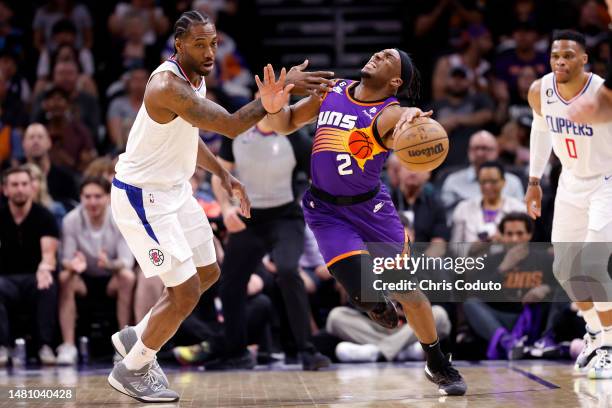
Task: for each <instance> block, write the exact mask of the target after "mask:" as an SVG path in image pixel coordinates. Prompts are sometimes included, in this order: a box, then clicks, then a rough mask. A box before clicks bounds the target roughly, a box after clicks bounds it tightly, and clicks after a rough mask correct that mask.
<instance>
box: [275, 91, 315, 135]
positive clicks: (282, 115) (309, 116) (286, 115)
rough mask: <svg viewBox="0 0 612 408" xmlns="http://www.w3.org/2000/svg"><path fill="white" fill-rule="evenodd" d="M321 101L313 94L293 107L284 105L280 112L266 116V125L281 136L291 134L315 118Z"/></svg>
mask: <svg viewBox="0 0 612 408" xmlns="http://www.w3.org/2000/svg"><path fill="white" fill-rule="evenodd" d="M322 101H323V99H322V98H321V97H320V96H319V95H318V94H313V95H310V96H309V97H307V98H303V99H300V100H299V101H298V102H297V103H295V104H293V105H285V106H284V107H283V109H282V110H281V111H280V112H278V113H276V114H269V115H268V116H266V118H265V121H266V125H267V126H269V127H270V128H271V129H273V130H274V131H275V132H276V133H280V134H282V135H287V134H289V133H293V132H295V131H296V130H298V129H300V128H301V127H303V126H306V125H307V124H309V123H312V122H313V121H314V120H315V119H316V118H317V116H318V115H319V109H321V102H322Z"/></svg>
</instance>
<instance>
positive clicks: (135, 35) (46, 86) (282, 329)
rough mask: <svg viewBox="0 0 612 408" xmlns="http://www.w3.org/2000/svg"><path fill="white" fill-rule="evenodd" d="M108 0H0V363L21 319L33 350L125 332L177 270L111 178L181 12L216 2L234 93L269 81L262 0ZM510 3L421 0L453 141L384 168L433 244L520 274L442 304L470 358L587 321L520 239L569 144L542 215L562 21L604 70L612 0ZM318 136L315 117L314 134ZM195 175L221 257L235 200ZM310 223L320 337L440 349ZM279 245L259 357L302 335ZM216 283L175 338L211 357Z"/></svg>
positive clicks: (262, 314) (220, 69)
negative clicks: (536, 149) (140, 228)
mask: <svg viewBox="0 0 612 408" xmlns="http://www.w3.org/2000/svg"><path fill="white" fill-rule="evenodd" d="M104 3H108V4H105V5H104V6H100V5H99V4H98V5H95V2H79V1H73V0H49V1H46V2H38V5H37V7H35V8H32V9H30V10H27V9H25V8H24V6H23V5H14V4H13V3H12V2H8V1H5V0H0V164H1V166H2V169H3V171H4V173H3V178H2V200H1V203H0V240H1V246H0V322H1V323H0V365H6V364H7V363H8V362H9V361H10V351H11V348H12V346H13V344H14V340H15V338H16V337H19V336H25V337H27V338H28V339H31V341H29V342H28V344H30V346H31V350H32V351H33V352H32V353H31V354H32V355H33V356H38V358H39V360H40V361H41V362H42V363H45V364H52V363H59V364H74V363H76V362H77V360H78V351H77V337H78V336H77V335H83V336H88V337H89V338H91V339H95V338H96V337H95V336H96V333H98V334H100V333H106V332H109V330H110V329H108V327H107V326H105V324H107V325H110V327H115V328H116V327H122V326H124V325H126V324H131V323H133V322H135V321H136V322H137V321H139V320H140V319H141V318H142V317H143V316H144V314H146V312H147V311H148V309H149V308H150V307H151V306H152V304H153V303H154V302H155V301H156V299H157V298H158V296H159V295H160V293H161V291H162V288H163V286H162V284H161V282H159V281H156V278H154V279H145V278H144V276H143V275H142V273H141V272H140V271H139V268H138V266H137V265H136V264H135V263H134V259H133V256H132V255H131V253H130V251H129V249H128V248H127V246H126V244H125V242H124V241H123V238H122V237H121V235H120V234H119V232H118V230H117V228H116V226H115V225H114V223H113V221H112V217H111V216H110V210H109V208H108V204H109V199H110V198H109V192H110V184H109V183H110V181H112V178H113V175H114V163H115V161H116V157H117V155H118V154H120V153H121V152H122V151H123V150H124V149H125V145H126V142H127V137H128V134H129V130H130V127H131V125H132V123H133V121H134V119H135V117H136V114H137V112H138V109H139V108H140V106H141V104H142V102H143V96H144V91H145V86H146V83H147V80H148V77H149V75H150V72H152V70H153V69H155V68H156V66H157V65H158V64H159V63H160V62H161V61H163V60H165V59H166V58H168V57H169V56H171V55H172V54H173V51H174V50H173V44H174V39H173V36H172V23H173V21H175V20H176V17H177V16H178V15H179V14H180V13H181V12H182V11H185V10H188V9H191V8H194V9H198V10H200V11H202V12H204V13H206V14H208V15H209V16H210V17H211V18H212V19H213V20H214V21H218V24H217V33H218V35H219V49H218V51H217V57H216V68H215V71H214V72H213V74H212V75H211V76H209V77H207V78H206V85H207V89H208V92H207V97H208V98H210V99H212V100H214V101H216V102H218V103H220V104H221V105H223V106H224V107H226V108H227V109H228V110H230V111H233V110H235V109H237V108H238V107H240V106H242V105H243V104H245V103H246V102H248V101H249V100H251V99H252V97H253V95H252V90H253V87H254V81H253V74H252V73H251V71H253V72H258V71H259V70H260V65H261V64H260V62H261V61H259V60H254V59H253V58H251V59H252V60H247V59H246V58H245V57H244V55H247V54H248V55H251V54H249V53H248V52H247V54H242V53H241V51H243V50H242V49H241V43H240V42H238V41H237V40H235V39H234V37H235V38H242V36H243V34H241V33H240V32H239V30H237V27H238V28H239V27H240V22H241V21H243V19H244V18H245V17H244V14H241V11H240V9H241V7H242V2H238V1H235V0H194V1H193V2H192V1H189V0H182V1H174V2H156V1H154V0H132V1H128V2H118V3H116V4H114V3H115V2H104ZM332 3H333V2H332ZM504 3H505V4H504V5H503V6H499V7H498V5H497V2H493V1H482V0H481V1H476V0H473V1H472V0H437V1H430V0H418V1H411V2H410V7H408V8H407V9H406V15H407V17H406V20H405V31H406V35H405V45H404V47H403V48H404V49H405V50H406V51H408V52H410V53H411V54H412V55H413V57H414V60H415V62H416V64H417V66H418V67H419V68H420V70H421V72H422V76H423V86H422V96H421V99H420V100H419V101H418V102H417V103H418V106H420V107H421V108H423V109H424V110H425V109H433V111H434V116H433V117H434V118H435V119H436V120H437V121H439V122H440V123H441V124H442V125H443V126H444V128H445V129H446V131H447V132H448V135H449V137H450V145H451V148H450V152H449V155H448V158H447V160H446V161H445V163H444V164H443V165H442V166H441V167H440V168H438V169H436V171H435V172H434V173H433V174H430V173H416V172H413V171H409V170H408V169H406V168H404V167H403V166H401V165H400V163H399V162H398V161H397V159H396V158H394V157H393V156H392V157H391V158H390V159H389V161H388V162H387V165H386V170H385V174H384V175H383V176H384V177H383V180H384V182H385V183H387V184H388V186H389V188H390V190H391V191H392V194H393V198H394V203H395V205H396V207H397V210H398V212H399V214H400V217H401V219H402V221H403V223H404V225H405V227H406V229H407V231H408V234H409V236H410V238H411V240H412V241H414V242H421V243H431V245H429V247H427V248H426V249H425V251H426V253H427V254H428V255H430V256H442V255H444V254H445V253H447V252H448V251H452V250H453V249H452V248H453V244H457V243H470V244H474V245H469V246H465V245H461V246H462V247H463V248H464V250H465V251H467V252H468V253H470V254H482V253H490V255H491V257H493V259H494V260H495V262H496V264H495V268H496V271H497V272H498V274H499V275H500V276H503V279H502V278H500V279H501V282H503V283H504V285H506V286H507V287H505V288H504V289H505V291H506V289H507V291H506V292H508V300H509V302H495V303H491V302H485V301H482V300H479V299H470V300H469V301H467V302H465V303H452V302H443V303H441V304H438V305H436V306H435V307H434V317H435V319H436V325H437V327H438V332H439V333H440V336H441V337H442V338H443V340H444V341H445V342H447V343H448V344H449V347H450V348H451V349H452V350H455V354H456V355H458V358H470V359H476V358H523V357H526V356H530V357H534V358H536V357H542V356H546V357H551V356H563V355H566V354H567V350H565V349H564V348H563V347H562V346H561V345H562V344H564V342H566V341H571V340H572V339H574V338H579V337H582V334H583V331H584V329H583V328H581V327H580V324H579V323H576V324H568V322H575V321H579V320H577V319H578V318H577V317H576V312H575V309H573V308H572V305H571V304H569V302H568V303H563V302H556V303H552V304H544V303H541V302H542V301H544V300H550V299H551V297H553V296H555V293H551V292H555V291H554V289H552V288H553V285H552V281H551V280H552V279H553V278H552V272H551V270H550V265H551V263H552V262H551V260H550V259H549V257H550V256H551V255H550V254H548V253H547V252H546V250H545V249H543V252H542V253H533V252H534V251H533V249H529V248H528V247H527V246H525V245H520V244H521V243H526V242H529V241H535V242H549V241H550V232H551V225H552V211H553V202H554V196H555V191H556V184H557V180H558V176H559V172H560V165H559V163H558V161H557V160H556V159H555V158H552V159H551V161H550V163H549V166H548V167H547V170H546V174H545V177H544V179H543V188H544V192H545V194H544V201H543V217H542V218H540V219H539V220H538V221H537V222H535V223H534V222H533V221H532V220H531V219H530V218H529V217H527V216H526V215H525V214H524V210H525V207H524V204H523V196H524V192H525V186H526V181H527V171H528V161H529V132H530V126H531V121H532V117H531V109H530V108H529V105H528V102H527V92H528V89H529V86H530V85H531V83H532V82H533V81H534V80H535V79H537V78H539V77H540V76H542V75H544V74H546V73H548V72H549V71H550V66H549V62H548V54H547V53H548V48H549V45H550V37H551V32H552V29H553V28H572V29H576V30H578V31H580V32H582V33H583V34H585V35H586V37H587V48H588V49H587V52H588V54H589V64H588V66H587V70H589V71H592V72H595V73H597V74H599V75H601V76H605V69H606V63H607V61H608V60H609V58H610V49H609V47H608V43H607V36H608V28H607V27H608V23H610V21H609V20H610V19H609V16H608V13H607V11H606V7H605V4H604V3H603V1H597V0H559V1H552V0H551V1H543V2H540V1H538V2H536V1H535V0H514V1H508V2H504ZM109 4H110V5H109ZM111 5H112V7H111ZM92 8H93V9H95V14H94V13H93V12H92ZM101 8H102V9H103V10H105V11H106V15H105V14H104V13H100V14H99V12H100V11H101ZM28 16H29V17H30V18H29V19H28ZM432 50H435V52H432ZM373 51H375V50H373ZM243 52H244V51H243ZM265 62H268V61H265ZM272 62H274V61H272ZM261 66H263V65H261ZM355 72H356V74H357V72H358V71H357V69H356V71H355ZM200 135H201V137H202V138H203V140H204V141H205V142H206V143H207V145H208V146H209V147H210V148H211V150H212V151H213V152H214V153H219V152H220V151H221V150H222V143H223V142H222V139H223V137H222V136H220V135H217V134H214V133H211V132H205V131H201V133H200ZM312 135H313V132H310V131H308V130H305V131H303V132H302V134H301V137H306V139H309V140H311V138H312ZM288 137H289V138H291V137H296V136H288ZM222 157H223V156H222ZM223 158H225V157H223ZM236 160H239V158H236ZM236 164H239V163H236ZM304 172H305V173H307V170H305V171H304ZM306 180H307V174H304V175H303V177H301V178H300V177H297V178H295V180H294V183H296V184H297V185H298V186H297V187H298V190H299V189H300V188H299V187H301V189H302V191H303V188H304V186H305V185H306V184H307V181H306ZM192 186H193V190H194V194H195V195H196V197H197V198H198V201H199V202H200V203H201V205H202V208H203V211H205V212H206V214H207V215H208V217H209V219H210V220H211V223H212V224H213V228H214V230H215V234H216V245H217V254H218V259H219V261H220V263H223V260H224V247H225V244H226V243H227V240H228V236H229V235H230V234H231V227H230V228H228V226H227V225H226V223H227V214H226V213H225V212H224V211H222V208H221V207H220V205H219V203H218V202H217V200H216V199H215V195H214V192H213V188H212V186H211V181H210V176H209V175H207V174H205V173H204V172H201V171H197V172H196V173H195V174H194V176H193V178H192ZM228 230H230V231H228ZM304 241H305V242H304V248H303V251H302V252H303V254H302V257H301V259H300V262H299V272H300V276H301V278H302V280H303V284H304V287H305V290H306V292H307V294H308V299H309V310H310V323H309V326H310V331H311V334H312V336H313V337H312V338H313V340H312V341H313V342H314V343H315V344H316V346H317V347H318V348H319V349H320V350H321V351H323V352H326V353H327V354H329V355H330V357H332V358H335V359H338V360H340V361H377V360H387V361H394V360H409V359H422V358H423V356H422V351H421V350H420V349H419V348H418V347H414V345H415V344H416V346H418V345H419V344H418V342H417V340H416V338H415V337H414V333H413V332H412V331H411V330H410V328H409V327H408V326H407V325H405V324H404V325H402V326H401V327H399V328H397V329H392V330H388V329H383V328H381V327H378V326H376V325H375V324H374V323H372V322H371V321H369V320H368V319H367V317H365V316H364V315H362V314H361V313H359V312H357V311H356V310H355V309H353V308H351V307H350V305H349V304H348V302H347V299H346V294H345V293H343V292H342V290H340V289H339V287H338V286H337V285H336V284H335V282H334V280H333V278H332V277H331V275H330V274H329V272H328V271H327V268H326V266H325V264H324V262H323V261H322V258H321V257H320V255H319V254H318V249H317V247H316V243H315V241H314V238H313V237H312V234H311V233H310V232H309V231H305V239H304ZM492 243H500V244H502V245H501V246H500V245H498V246H495V245H491V244H492ZM503 244H505V246H504V245H503ZM517 244H518V245H517ZM496 248H497V249H496ZM499 248H502V249H499ZM504 248H505V249H504ZM530 251H531V252H530ZM270 255H271V254H267V255H265V256H264V257H263V258H262V259H261V262H258V265H257V266H256V267H255V268H253V270H252V271H248V272H249V275H250V278H249V281H248V287H247V291H246V294H245V296H246V298H247V299H246V307H247V315H246V321H245V322H243V323H244V325H245V326H248V330H247V331H248V344H249V345H251V346H252V347H251V346H250V348H251V349H252V351H253V353H255V352H256V355H257V358H258V361H259V362H260V363H265V362H270V361H273V360H274V356H276V355H277V354H275V353H277V352H279V351H282V352H284V354H285V359H286V361H288V362H289V361H292V356H294V355H295V353H296V350H297V348H296V339H295V338H293V335H292V330H291V329H290V326H291V319H290V318H288V315H291V311H289V312H288V311H287V310H286V308H287V307H290V305H289V304H288V303H287V302H286V301H283V296H282V290H281V289H282V288H281V287H282V282H280V283H279V279H278V276H279V275H278V273H277V272H278V270H277V265H276V264H275V259H274V257H273V256H270ZM492 262H493V261H492ZM521 273H526V274H529V276H532V277H533V276H535V278H533V279H524V278H520V277H518V276H519V275H520V274H521ZM512 274H515V275H516V276H515V277H514V278H512V277H511V275H512ZM217 286H218V285H216V286H215V287H213V288H212V289H211V290H210V291H209V292H207V293H206V294H205V295H204V296H203V298H202V300H201V302H200V304H199V305H198V307H197V309H196V310H195V312H194V314H193V315H192V316H191V317H190V318H189V319H188V320H187V321H186V322H185V323H184V325H183V326H182V327H181V330H180V331H179V333H178V334H177V336H176V337H175V338H174V339H173V341H172V344H171V345H170V347H169V350H171V351H172V354H173V355H174V357H176V358H177V359H178V360H179V361H180V362H181V363H185V364H191V363H201V362H206V361H208V360H212V359H214V358H215V355H216V354H219V353H220V350H221V349H222V348H223V347H224V338H223V326H224V316H223V309H224V305H223V302H221V299H222V298H224V297H223V296H221V297H220V296H219V295H218V287H217ZM229 299H231V298H229ZM226 301H227V299H226ZM229 301H231V300H229ZM26 306H27V307H26ZM225 306H226V305H225ZM108 311H110V312H108ZM26 312H28V313H31V315H32V316H33V317H32V318H31V319H30V320H29V322H31V323H32V324H31V325H29V326H31V327H27V326H28V325H27V324H24V320H23V319H22V316H23V315H24V313H26ZM103 322H106V323H103ZM561 322H565V324H562V323H561ZM581 330H582V332H581ZM100 336H101V337H100V338H102V337H103V336H102V335H100ZM103 338H104V341H107V339H108V337H103ZM104 341H102V340H101V341H100V343H99V344H98V345H99V348H100V349H103V344H104ZM338 343H339V344H338ZM92 344H93V343H92ZM483 345H484V347H482V346H483ZM526 345H530V347H525V346H526ZM185 346H189V347H185ZM483 350H486V352H485V351H483ZM106 351H107V350H106ZM93 352H94V351H93V350H92V353H93Z"/></svg>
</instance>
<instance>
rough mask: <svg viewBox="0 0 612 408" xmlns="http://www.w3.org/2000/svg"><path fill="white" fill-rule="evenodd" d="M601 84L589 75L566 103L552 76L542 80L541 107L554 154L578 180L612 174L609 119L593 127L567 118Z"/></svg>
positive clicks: (611, 143)
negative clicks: (577, 101) (578, 103)
mask: <svg viewBox="0 0 612 408" xmlns="http://www.w3.org/2000/svg"><path fill="white" fill-rule="evenodd" d="M603 82H604V80H603V78H601V77H600V76H598V75H596V74H592V73H591V74H590V76H589V79H588V80H587V83H586V84H585V86H584V88H583V89H582V90H581V91H580V92H579V93H578V95H576V96H575V97H573V98H572V99H571V100H569V101H567V100H565V99H563V97H562V96H561V95H560V94H559V91H558V89H557V84H556V81H555V76H554V74H553V73H550V74H547V75H545V76H543V77H542V81H541V84H542V88H541V89H540V107H541V112H542V116H543V117H544V119H545V120H546V124H547V126H548V130H549V131H550V135H551V137H552V146H553V151H554V152H555V154H556V155H557V157H558V158H559V160H560V161H561V164H562V165H563V170H564V171H570V172H571V173H572V174H573V175H574V176H577V177H594V176H598V175H601V174H611V173H612V118H611V121H610V122H606V123H600V124H595V125H593V124H586V125H581V124H577V123H574V122H572V121H571V120H569V119H568V118H567V111H568V110H569V107H570V105H571V104H572V102H574V101H576V100H577V99H578V98H580V97H583V96H594V95H595V94H596V93H597V90H598V89H599V87H601V86H602V84H603Z"/></svg>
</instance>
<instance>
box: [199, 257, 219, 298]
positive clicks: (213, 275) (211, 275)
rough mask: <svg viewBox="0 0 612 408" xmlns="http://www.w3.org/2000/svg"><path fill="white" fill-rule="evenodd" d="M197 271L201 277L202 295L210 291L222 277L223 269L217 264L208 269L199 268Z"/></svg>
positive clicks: (207, 267) (209, 266)
mask: <svg viewBox="0 0 612 408" xmlns="http://www.w3.org/2000/svg"><path fill="white" fill-rule="evenodd" d="M197 270H198V275H199V277H200V294H201V293H204V292H205V291H206V290H208V288H210V287H211V286H212V285H214V284H215V282H217V281H218V280H219V278H220V277H221V269H220V268H219V265H218V264H217V263H214V264H213V265H208V266H206V267H198V268H197Z"/></svg>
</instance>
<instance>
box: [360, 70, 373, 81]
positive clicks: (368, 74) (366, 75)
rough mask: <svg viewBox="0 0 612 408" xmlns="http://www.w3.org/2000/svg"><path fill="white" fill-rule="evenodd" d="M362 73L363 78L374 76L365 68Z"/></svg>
mask: <svg viewBox="0 0 612 408" xmlns="http://www.w3.org/2000/svg"><path fill="white" fill-rule="evenodd" d="M360 74H361V78H363V79H370V78H372V74H370V73H369V72H368V71H366V70H365V69H362V70H361V72H360Z"/></svg>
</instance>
